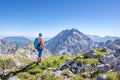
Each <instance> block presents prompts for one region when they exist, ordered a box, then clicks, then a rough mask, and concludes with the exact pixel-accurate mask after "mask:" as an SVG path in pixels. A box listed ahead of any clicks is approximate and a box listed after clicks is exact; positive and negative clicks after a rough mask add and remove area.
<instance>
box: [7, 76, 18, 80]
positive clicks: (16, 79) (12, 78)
mask: <svg viewBox="0 0 120 80" xmlns="http://www.w3.org/2000/svg"><path fill="white" fill-rule="evenodd" d="M8 80H20V79H19V78H18V77H17V76H13V77H11V78H9V79H8Z"/></svg>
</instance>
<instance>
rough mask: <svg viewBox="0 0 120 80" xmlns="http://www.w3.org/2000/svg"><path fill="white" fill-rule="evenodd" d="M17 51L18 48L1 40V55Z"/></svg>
mask: <svg viewBox="0 0 120 80" xmlns="http://www.w3.org/2000/svg"><path fill="white" fill-rule="evenodd" d="M14 51H16V46H15V45H12V44H9V43H8V42H6V41H4V40H0V54H7V53H11V52H14Z"/></svg>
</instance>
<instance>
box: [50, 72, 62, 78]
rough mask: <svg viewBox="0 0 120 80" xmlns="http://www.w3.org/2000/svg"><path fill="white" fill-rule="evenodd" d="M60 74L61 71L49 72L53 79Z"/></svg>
mask: <svg viewBox="0 0 120 80" xmlns="http://www.w3.org/2000/svg"><path fill="white" fill-rule="evenodd" d="M61 74H62V71H55V72H51V73H50V75H51V76H54V77H56V76H61Z"/></svg>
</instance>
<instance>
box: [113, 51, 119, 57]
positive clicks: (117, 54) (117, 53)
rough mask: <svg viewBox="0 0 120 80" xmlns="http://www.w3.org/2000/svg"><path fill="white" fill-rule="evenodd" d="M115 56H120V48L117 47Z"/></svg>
mask: <svg viewBox="0 0 120 80" xmlns="http://www.w3.org/2000/svg"><path fill="white" fill-rule="evenodd" d="M114 55H115V57H120V49H117V50H116V51H115V53H114Z"/></svg>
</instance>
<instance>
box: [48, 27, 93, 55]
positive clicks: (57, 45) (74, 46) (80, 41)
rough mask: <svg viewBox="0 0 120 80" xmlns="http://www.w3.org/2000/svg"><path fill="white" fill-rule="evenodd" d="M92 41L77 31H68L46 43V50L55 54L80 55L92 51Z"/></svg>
mask: <svg viewBox="0 0 120 80" xmlns="http://www.w3.org/2000/svg"><path fill="white" fill-rule="evenodd" d="M92 43H93V42H92V40H90V38H89V37H87V36H86V35H84V34H83V33H81V32H80V31H79V30H77V29H74V28H73V29H70V30H69V29H66V30H63V31H62V32H60V33H59V34H58V35H56V36H55V37H54V38H52V39H50V40H49V41H47V42H46V48H47V49H48V50H50V51H51V52H52V53H53V54H59V53H63V52H66V53H79V52H81V51H82V50H86V49H90V48H91V46H92Z"/></svg>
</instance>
